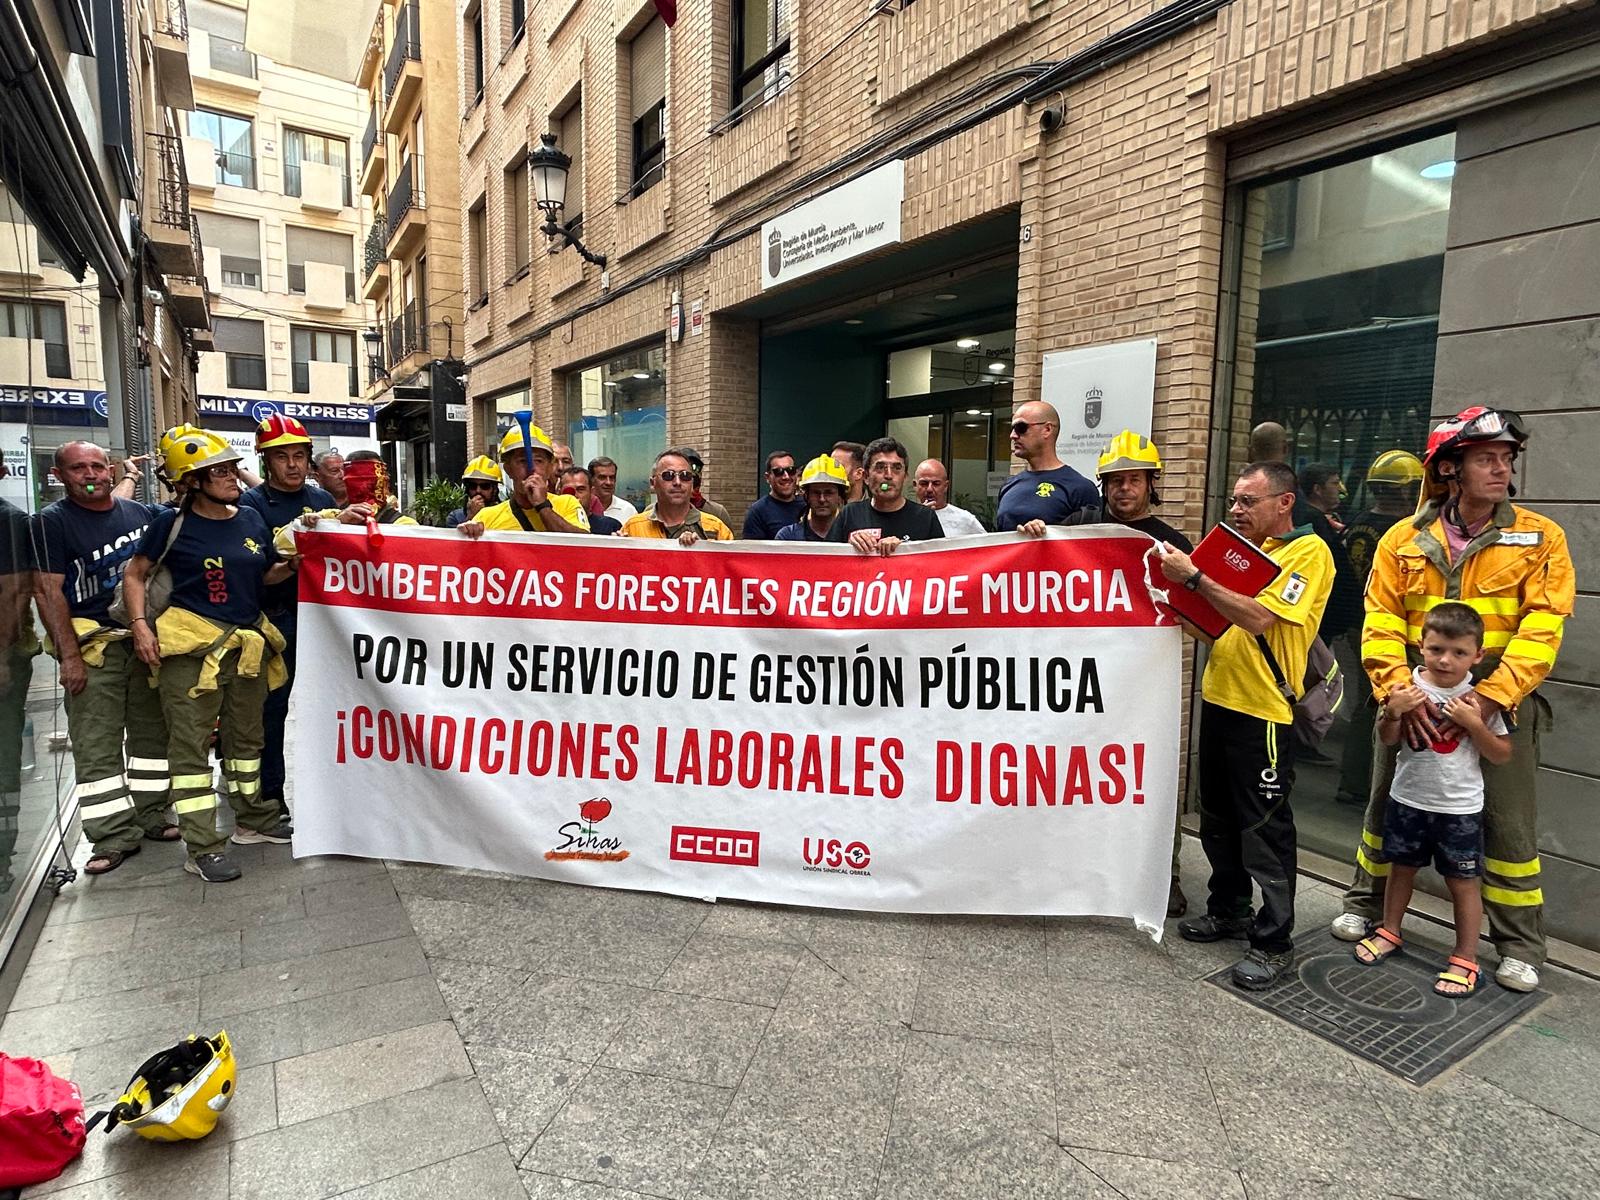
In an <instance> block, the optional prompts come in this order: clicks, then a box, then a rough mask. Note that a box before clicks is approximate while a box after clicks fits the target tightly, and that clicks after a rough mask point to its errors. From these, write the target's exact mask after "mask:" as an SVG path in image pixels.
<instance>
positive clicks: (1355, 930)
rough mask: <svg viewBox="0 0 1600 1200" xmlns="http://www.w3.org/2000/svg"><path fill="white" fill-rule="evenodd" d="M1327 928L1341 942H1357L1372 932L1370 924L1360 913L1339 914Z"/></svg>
mask: <svg viewBox="0 0 1600 1200" xmlns="http://www.w3.org/2000/svg"><path fill="white" fill-rule="evenodd" d="M1328 928H1329V930H1330V931H1332V933H1333V936H1334V937H1336V938H1338V939H1339V940H1340V941H1341V942H1359V941H1360V940H1361V939H1362V938H1364V937H1366V936H1367V935H1368V934H1370V933H1371V932H1372V922H1371V921H1369V920H1367V919H1366V918H1365V917H1363V916H1362V915H1361V914H1360V913H1340V914H1339V915H1338V916H1337V917H1335V918H1334V919H1333V924H1332V925H1330V926H1328Z"/></svg>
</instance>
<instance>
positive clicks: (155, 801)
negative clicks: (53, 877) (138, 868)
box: [66, 638, 168, 854]
mask: <svg viewBox="0 0 1600 1200" xmlns="http://www.w3.org/2000/svg"><path fill="white" fill-rule="evenodd" d="M85 674H86V675H87V677H88V682H87V683H86V684H85V685H84V688H83V691H81V692H79V693H78V694H77V695H76V696H73V695H68V696H67V698H66V709H67V732H68V733H69V734H71V736H72V767H73V773H74V776H75V778H76V780H77V786H76V787H75V788H74V790H73V799H74V800H76V801H77V804H78V816H79V818H80V819H81V820H82V821H83V835H84V837H86V838H88V839H89V841H90V842H91V843H92V844H93V845H94V849H95V853H97V854H99V853H103V852H106V851H111V850H118V851H127V850H132V849H134V848H135V847H137V846H138V845H139V839H140V838H142V837H143V836H144V835H145V834H146V833H156V832H158V831H160V830H161V829H162V828H163V827H164V826H165V825H166V824H167V815H166V814H167V775H168V771H167V726H166V722H165V721H164V720H163V718H162V715H161V697H160V693H158V692H157V691H156V690H155V689H154V688H153V687H151V686H150V668H149V667H147V666H145V665H144V663H142V662H140V661H139V656H138V655H136V654H135V653H134V652H133V641H132V639H130V638H121V639H119V640H117V641H114V642H108V643H107V644H106V647H105V661H104V662H103V663H102V665H100V666H98V667H86V668H85ZM124 739H126V742H127V758H126V760H124V758H123V742H124Z"/></svg>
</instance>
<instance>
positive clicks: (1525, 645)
mask: <svg viewBox="0 0 1600 1200" xmlns="http://www.w3.org/2000/svg"><path fill="white" fill-rule="evenodd" d="M1488 641H1489V639H1488V638H1484V643H1485V644H1486V645H1487V644H1488ZM1506 654H1507V655H1508V656H1509V655H1513V654H1514V655H1516V656H1517V657H1518V658H1531V659H1533V661H1534V662H1540V663H1543V664H1544V665H1545V666H1547V667H1553V666H1555V665H1556V649H1555V647H1554V646H1546V645H1545V644H1544V643H1543V642H1530V641H1529V640H1528V639H1527V638H1520V637H1519V638H1512V639H1511V640H1510V641H1509V642H1507V643H1506Z"/></svg>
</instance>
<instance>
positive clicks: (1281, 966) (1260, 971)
mask: <svg viewBox="0 0 1600 1200" xmlns="http://www.w3.org/2000/svg"><path fill="white" fill-rule="evenodd" d="M1293 961H1294V951H1293V950H1285V951H1283V952H1282V953H1279V954H1268V953H1267V952H1266V951H1265V950H1255V949H1252V950H1251V951H1250V952H1249V953H1248V954H1246V955H1245V956H1244V957H1243V958H1241V959H1240V960H1239V961H1238V962H1237V963H1235V964H1234V968H1233V982H1234V983H1235V984H1236V985H1237V986H1239V987H1242V988H1245V989H1246V990H1248V991H1252V992H1259V991H1262V990H1263V989H1265V988H1269V987H1271V986H1272V985H1273V984H1275V983H1277V982H1278V977H1279V976H1280V975H1282V974H1283V973H1284V972H1285V971H1287V970H1288V969H1289V964H1290V963H1291V962H1293Z"/></svg>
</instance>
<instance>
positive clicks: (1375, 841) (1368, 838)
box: [1361, 829, 1383, 850]
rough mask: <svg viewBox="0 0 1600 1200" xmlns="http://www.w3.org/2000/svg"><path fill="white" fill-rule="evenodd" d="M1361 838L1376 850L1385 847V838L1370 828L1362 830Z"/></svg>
mask: <svg viewBox="0 0 1600 1200" xmlns="http://www.w3.org/2000/svg"><path fill="white" fill-rule="evenodd" d="M1361 840H1362V841H1363V842H1365V843H1366V844H1367V845H1369V846H1371V847H1372V848H1373V849H1374V850H1382V849H1383V838H1382V837H1381V836H1379V835H1378V834H1376V833H1373V832H1372V830H1370V829H1363V830H1362V831H1361Z"/></svg>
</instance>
